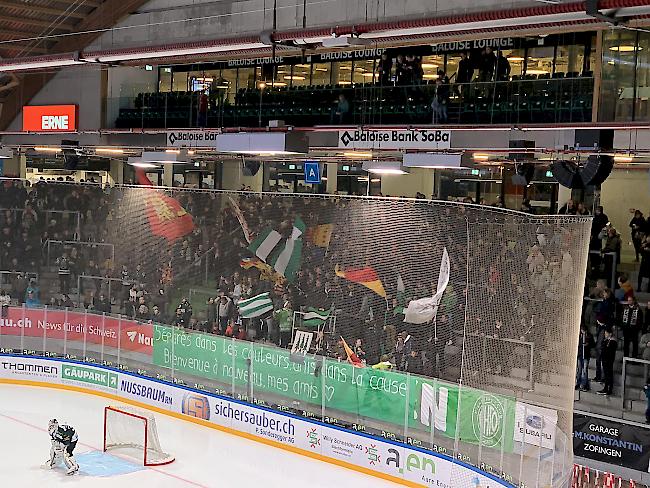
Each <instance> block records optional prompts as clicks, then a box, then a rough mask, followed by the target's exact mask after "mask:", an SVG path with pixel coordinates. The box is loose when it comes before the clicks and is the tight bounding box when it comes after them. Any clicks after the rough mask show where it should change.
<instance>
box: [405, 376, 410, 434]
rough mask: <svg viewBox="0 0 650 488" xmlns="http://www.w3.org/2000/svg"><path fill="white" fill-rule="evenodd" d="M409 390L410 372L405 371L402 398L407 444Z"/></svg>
mask: <svg viewBox="0 0 650 488" xmlns="http://www.w3.org/2000/svg"><path fill="white" fill-rule="evenodd" d="M410 391H411V373H408V372H407V373H406V398H405V399H404V443H405V444H408V434H409V396H410Z"/></svg>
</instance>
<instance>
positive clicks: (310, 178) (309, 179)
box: [305, 161, 321, 185]
mask: <svg viewBox="0 0 650 488" xmlns="http://www.w3.org/2000/svg"><path fill="white" fill-rule="evenodd" d="M320 182H321V177H320V164H318V162H317V161H305V183H312V184H315V185H317V184H319V183H320Z"/></svg>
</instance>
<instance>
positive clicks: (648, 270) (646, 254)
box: [636, 235, 650, 291]
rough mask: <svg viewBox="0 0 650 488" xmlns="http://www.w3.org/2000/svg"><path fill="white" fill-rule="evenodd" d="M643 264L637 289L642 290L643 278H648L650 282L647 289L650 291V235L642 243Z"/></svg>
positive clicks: (640, 268) (640, 267)
mask: <svg viewBox="0 0 650 488" xmlns="http://www.w3.org/2000/svg"><path fill="white" fill-rule="evenodd" d="M640 253H641V265H640V266H639V276H638V279H637V287H636V289H637V291H641V288H642V287H643V280H644V279H646V280H647V281H648V284H647V285H646V287H645V289H646V290H647V291H650V235H648V236H645V238H644V239H643V242H642V243H641V249H640Z"/></svg>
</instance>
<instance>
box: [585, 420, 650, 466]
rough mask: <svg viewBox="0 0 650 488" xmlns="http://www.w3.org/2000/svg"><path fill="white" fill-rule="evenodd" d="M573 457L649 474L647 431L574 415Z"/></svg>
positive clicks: (649, 444)
mask: <svg viewBox="0 0 650 488" xmlns="http://www.w3.org/2000/svg"><path fill="white" fill-rule="evenodd" d="M573 454H574V455H575V456H579V457H583V458H587V459H593V460H594V461H602V462H605V463H610V464H615V465H617V466H624V467H626V468H630V469H636V470H638V471H645V472H650V429H648V428H646V427H642V426H640V425H631V424H626V423H623V422H616V421H614V420H605V419H601V418H594V417H590V416H587V415H582V414H578V413H574V414H573Z"/></svg>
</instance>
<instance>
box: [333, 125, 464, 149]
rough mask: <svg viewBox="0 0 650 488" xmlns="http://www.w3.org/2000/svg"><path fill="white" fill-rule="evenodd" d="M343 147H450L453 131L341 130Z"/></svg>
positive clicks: (340, 142) (339, 144)
mask: <svg viewBox="0 0 650 488" xmlns="http://www.w3.org/2000/svg"><path fill="white" fill-rule="evenodd" d="M338 141H339V142H338V147H340V148H343V149H449V148H450V147H451V131H449V130H441V129H408V130H365V129H356V130H341V131H339V137H338Z"/></svg>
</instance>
